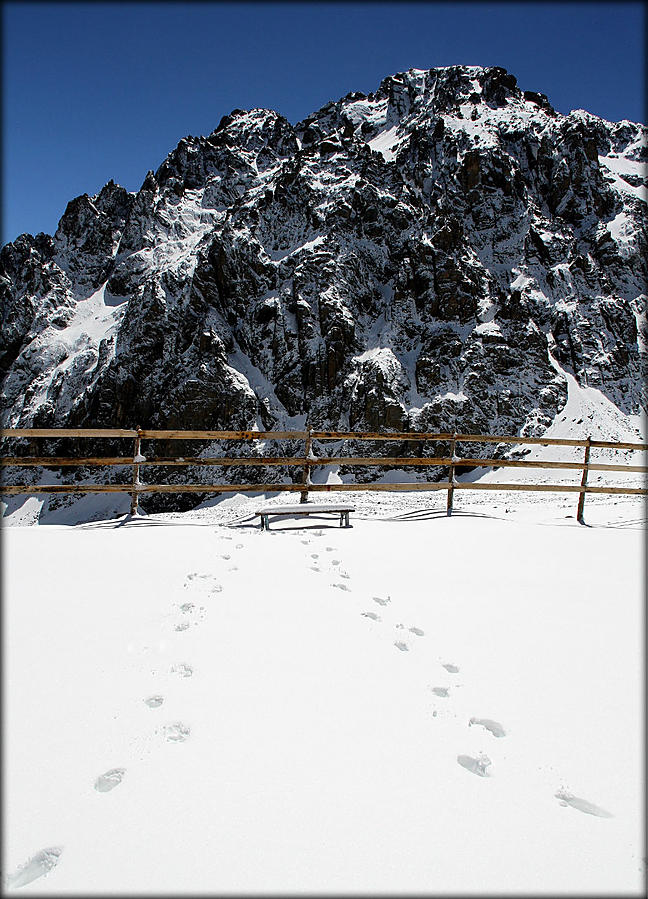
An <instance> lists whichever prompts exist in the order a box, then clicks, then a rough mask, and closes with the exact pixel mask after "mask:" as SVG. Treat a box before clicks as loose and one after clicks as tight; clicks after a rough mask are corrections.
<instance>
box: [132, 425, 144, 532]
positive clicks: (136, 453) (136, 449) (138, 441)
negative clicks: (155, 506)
mask: <svg viewBox="0 0 648 899" xmlns="http://www.w3.org/2000/svg"><path fill="white" fill-rule="evenodd" d="M140 434H141V429H140V426H139V425H138V426H137V437H136V438H135V443H134V446H133V492H132V493H131V507H130V514H131V515H137V506H138V504H139V490H138V488H139V485H140V479H139V469H140V467H139V463H140V459H141V455H140V446H141V445H142V438H141V436H140Z"/></svg>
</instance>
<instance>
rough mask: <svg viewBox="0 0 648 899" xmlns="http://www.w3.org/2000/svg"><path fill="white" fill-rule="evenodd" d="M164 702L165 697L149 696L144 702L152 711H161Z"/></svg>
mask: <svg viewBox="0 0 648 899" xmlns="http://www.w3.org/2000/svg"><path fill="white" fill-rule="evenodd" d="M163 702H164V696H157V695H156V696H147V697H146V699H145V700H144V705H147V706H148V707H149V708H150V709H159V708H160V706H161V705H162V703H163Z"/></svg>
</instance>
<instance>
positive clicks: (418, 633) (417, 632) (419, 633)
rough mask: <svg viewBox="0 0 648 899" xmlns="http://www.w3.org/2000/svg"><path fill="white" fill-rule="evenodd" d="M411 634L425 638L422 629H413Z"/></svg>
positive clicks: (410, 630)
mask: <svg viewBox="0 0 648 899" xmlns="http://www.w3.org/2000/svg"><path fill="white" fill-rule="evenodd" d="M409 632H410V634H416V636H417V637H424V636H425V631H422V630H421V628H420V627H411V628H410V629H409Z"/></svg>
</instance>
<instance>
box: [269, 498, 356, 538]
mask: <svg viewBox="0 0 648 899" xmlns="http://www.w3.org/2000/svg"><path fill="white" fill-rule="evenodd" d="M321 512H339V513H340V527H346V528H349V527H351V525H350V524H349V513H350V512H355V507H354V506H348V505H346V504H341V503H337V504H333V503H322V504H321V505H317V504H315V503H301V504H300V505H298V506H266V507H265V508H264V509H259V510H258V511H257V512H255V515H260V516H261V530H262V531H263V530H266V531H269V530H270V522H269V518H270V516H271V515H317V514H318V513H321Z"/></svg>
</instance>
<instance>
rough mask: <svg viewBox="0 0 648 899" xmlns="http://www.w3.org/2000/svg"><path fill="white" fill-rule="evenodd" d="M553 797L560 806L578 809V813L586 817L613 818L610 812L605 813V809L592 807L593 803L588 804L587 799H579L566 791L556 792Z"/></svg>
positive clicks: (597, 806) (596, 806)
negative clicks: (582, 813)
mask: <svg viewBox="0 0 648 899" xmlns="http://www.w3.org/2000/svg"><path fill="white" fill-rule="evenodd" d="M555 796H556V799H558V800H559V802H560V804H561V805H570V806H571V807H572V808H575V809H578V811H579V812H584V813H585V814H586V815H596V817H597V818H613V817H614V815H613V814H612V812H608V811H606V809H604V808H601V807H600V806H599V805H594V803H593V802H589V801H588V800H587V799H581V798H580V797H579V796H574V795H573V794H572V793H569V792H567V790H558V792H557V793H555Z"/></svg>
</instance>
